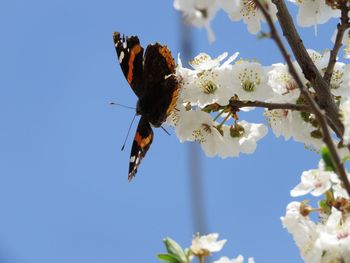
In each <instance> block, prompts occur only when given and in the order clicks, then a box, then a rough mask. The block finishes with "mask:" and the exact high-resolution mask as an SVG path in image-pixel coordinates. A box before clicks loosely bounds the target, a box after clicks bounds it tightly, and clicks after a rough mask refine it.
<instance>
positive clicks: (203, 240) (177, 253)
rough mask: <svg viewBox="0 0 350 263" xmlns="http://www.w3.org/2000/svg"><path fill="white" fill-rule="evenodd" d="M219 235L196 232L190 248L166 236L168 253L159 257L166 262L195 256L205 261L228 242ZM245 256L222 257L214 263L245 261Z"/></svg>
mask: <svg viewBox="0 0 350 263" xmlns="http://www.w3.org/2000/svg"><path fill="white" fill-rule="evenodd" d="M218 237H219V235H218V234H217V233H211V234H208V235H199V234H196V235H195V236H194V237H193V239H192V244H191V246H190V247H189V248H186V249H182V248H181V246H180V245H179V244H178V243H176V242H175V241H174V240H172V239H171V238H165V239H164V244H165V247H166V249H167V252H168V253H167V254H159V255H158V258H159V259H160V260H162V261H165V262H171V263H173V262H176V263H189V262H191V261H192V260H193V259H194V258H195V257H197V258H198V259H199V262H205V258H206V257H209V256H211V255H212V253H214V252H215V253H216V252H219V251H221V249H222V248H223V246H224V245H225V243H226V240H225V239H223V240H218ZM243 262H244V258H243V256H242V255H239V256H237V257H236V258H232V259H230V258H228V257H221V258H219V259H218V260H216V261H213V263H243ZM248 263H254V259H253V258H248Z"/></svg>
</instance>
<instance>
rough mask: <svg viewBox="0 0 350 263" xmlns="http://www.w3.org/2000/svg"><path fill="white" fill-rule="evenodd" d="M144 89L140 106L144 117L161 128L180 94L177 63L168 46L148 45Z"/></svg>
mask: <svg viewBox="0 0 350 263" xmlns="http://www.w3.org/2000/svg"><path fill="white" fill-rule="evenodd" d="M144 89H145V92H144V93H143V95H142V96H141V97H140V101H139V104H140V106H141V109H142V112H143V115H144V116H145V117H146V118H147V119H148V120H149V122H151V123H152V125H154V126H156V127H159V126H160V125H161V124H162V123H163V122H164V121H165V119H166V117H167V116H168V115H169V113H170V112H171V111H172V110H173V109H174V107H175V105H176V100H177V97H178V93H179V84H178V81H177V79H176V77H175V62H174V59H173V57H172V55H171V52H170V50H169V49H168V48H167V46H163V45H160V44H159V43H156V44H154V45H148V46H147V49H146V52H145V59H144Z"/></svg>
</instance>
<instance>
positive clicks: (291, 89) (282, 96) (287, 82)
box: [267, 63, 302, 103]
mask: <svg viewBox="0 0 350 263" xmlns="http://www.w3.org/2000/svg"><path fill="white" fill-rule="evenodd" d="M299 68H300V67H298V69H299ZM267 72H268V76H269V80H268V84H269V85H270V86H271V87H272V90H273V91H274V97H273V98H272V99H271V101H272V102H280V103H288V102H295V101H296V100H297V98H299V96H300V89H299V88H298V86H297V84H296V83H295V80H294V78H293V77H292V76H291V75H290V73H289V70H288V66H287V65H284V64H282V63H278V64H272V66H271V67H270V68H268V70H267ZM300 75H302V74H300Z"/></svg>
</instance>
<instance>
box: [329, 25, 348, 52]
mask: <svg viewBox="0 0 350 263" xmlns="http://www.w3.org/2000/svg"><path fill="white" fill-rule="evenodd" d="M337 32H338V29H335V30H334V33H333V36H332V38H331V40H332V42H333V43H335V41H336V36H337ZM349 33H350V30H349V29H346V30H345V32H344V36H343V39H342V44H343V46H344V49H343V51H344V57H345V58H350V35H349Z"/></svg>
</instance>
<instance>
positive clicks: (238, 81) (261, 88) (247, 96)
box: [232, 61, 273, 101]
mask: <svg viewBox="0 0 350 263" xmlns="http://www.w3.org/2000/svg"><path fill="white" fill-rule="evenodd" d="M267 82H268V75H267V72H266V71H265V69H264V68H263V66H262V65H261V64H259V63H257V62H248V61H239V62H237V63H236V64H235V65H234V66H233V69H232V85H233V88H234V92H235V93H236V94H237V95H238V97H239V99H240V100H260V101H264V100H268V99H270V98H272V97H273V91H272V88H271V87H270V86H269V85H268V83H267Z"/></svg>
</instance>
